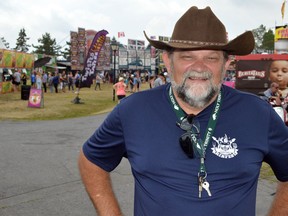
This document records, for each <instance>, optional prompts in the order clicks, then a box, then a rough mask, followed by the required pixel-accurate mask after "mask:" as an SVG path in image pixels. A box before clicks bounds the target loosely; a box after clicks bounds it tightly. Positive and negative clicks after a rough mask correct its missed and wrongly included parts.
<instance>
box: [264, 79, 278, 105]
mask: <svg viewBox="0 0 288 216" xmlns="http://www.w3.org/2000/svg"><path fill="white" fill-rule="evenodd" d="M279 93H280V91H279V85H278V84H277V83H276V82H272V83H271V84H270V88H269V89H267V90H266V91H264V96H262V97H261V98H262V99H264V100H265V101H267V102H269V101H270V100H272V99H274V100H275V101H276V102H277V105H281V100H280V94H279Z"/></svg>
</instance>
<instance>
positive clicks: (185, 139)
mask: <svg viewBox="0 0 288 216" xmlns="http://www.w3.org/2000/svg"><path fill="white" fill-rule="evenodd" d="M194 117H195V115H188V116H186V117H185V118H184V119H183V120H182V121H181V123H180V124H179V123H178V126H179V127H180V128H181V129H182V130H185V131H186V132H185V133H184V134H183V135H181V137H180V138H179V143H180V146H181V148H182V150H183V151H184V152H185V154H186V155H187V156H188V157H189V158H194V157H195V156H199V154H198V150H197V148H196V147H195V145H197V143H199V142H202V140H201V139H200V137H199V136H200V124H199V122H198V121H195V119H194ZM193 138H194V139H196V140H193Z"/></svg>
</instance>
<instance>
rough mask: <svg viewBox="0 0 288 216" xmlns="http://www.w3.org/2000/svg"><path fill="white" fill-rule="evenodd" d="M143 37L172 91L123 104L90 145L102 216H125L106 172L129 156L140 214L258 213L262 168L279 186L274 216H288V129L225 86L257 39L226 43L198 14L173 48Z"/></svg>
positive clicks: (216, 24)
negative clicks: (159, 52)
mask: <svg viewBox="0 0 288 216" xmlns="http://www.w3.org/2000/svg"><path fill="white" fill-rule="evenodd" d="M145 35H146V34H145ZM146 38H147V39H148V40H149V42H150V43H151V45H152V46H154V47H156V48H158V49H163V50H164V53H163V60H164V63H165V66H166V68H167V70H168V72H169V75H170V77H171V84H169V83H168V84H166V85H162V86H161V87H158V88H154V89H152V90H149V91H143V92H140V93H137V94H133V95H132V96H129V97H127V98H125V99H123V101H122V102H121V103H120V104H119V105H118V106H117V107H116V108H115V109H114V110H113V111H112V112H111V113H110V115H109V116H108V117H107V119H106V120H105V121H104V122H103V124H102V125H101V126H100V127H99V128H98V129H97V130H96V131H95V133H94V134H93V135H92V136H91V137H90V138H89V139H88V140H87V141H86V142H85V144H84V146H83V149H82V152H81V154H80V158H79V167H80V172H81V176H82V179H83V182H84V184H85V186H86V190H87V192H88V194H89V196H90V198H91V200H92V202H93V204H94V206H95V208H96V209H97V212H98V213H99V215H102V216H103V215H121V210H120V207H119V205H118V202H117V200H116V198H115V196H114V193H113V191H112V187H111V183H110V177H109V172H110V171H112V170H113V169H115V168H116V167H117V165H118V164H119V163H120V161H121V159H122V158H123V157H127V158H128V160H129V162H130V164H131V169H132V172H133V175H134V178H135V198H134V200H135V207H134V214H135V215H137V216H138V215H149V216H156V215H157V216H158V215H165V216H175V215H181V216H191V215H193V216H200V215H201V216H203V215H213V216H214V215H215V216H223V215H233V216H243V215H245V216H252V215H255V200H256V190H257V182H258V176H259V172H260V169H261V165H262V162H263V161H265V162H267V163H269V164H270V165H271V167H272V169H273V170H274V172H275V175H276V177H277V178H278V179H279V180H280V181H281V183H279V189H278V190H277V193H276V197H275V202H274V205H273V207H272V209H271V213H270V215H287V212H288V207H287V202H288V186H287V180H288V166H287V164H288V129H287V128H286V127H285V126H284V124H283V122H282V121H281V119H280V118H279V117H278V115H277V114H276V113H275V112H274V111H273V110H272V108H271V106H270V105H269V104H268V103H265V102H264V101H263V100H261V99H260V98H258V97H257V96H254V95H250V94H247V93H242V92H239V91H237V90H235V89H232V88H229V87H227V86H223V85H222V80H223V76H224V74H225V71H226V69H227V68H228V66H229V63H230V61H229V56H228V55H246V54H249V53H250V52H251V51H252V50H253V48H254V38H253V35H252V33H251V32H250V31H247V32H245V33H243V34H241V35H240V36H238V37H237V38H235V39H234V40H231V41H229V42H228V41H227V38H226V29H225V27H224V25H223V24H222V22H221V21H220V20H219V19H218V18H217V17H216V16H215V14H214V13H213V12H212V11H211V9H210V8H209V7H207V8H205V9H198V8H197V7H191V8H190V9H189V10H188V11H187V12H186V13H185V14H184V15H183V16H182V17H181V18H180V19H179V20H178V22H177V23H176V25H175V28H174V31H173V34H172V37H171V40H170V41H169V42H168V43H165V42H162V41H156V40H151V39H149V38H148V37H147V36H146ZM127 110H129V112H127ZM264 116H265V118H264ZM231 119H233V121H231ZM143 132H145V133H143Z"/></svg>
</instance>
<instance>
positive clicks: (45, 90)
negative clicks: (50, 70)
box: [42, 71, 48, 93]
mask: <svg viewBox="0 0 288 216" xmlns="http://www.w3.org/2000/svg"><path fill="white" fill-rule="evenodd" d="M47 81H48V75H47V73H46V72H45V71H44V72H43V76H42V85H43V88H44V92H45V93H46V92H47Z"/></svg>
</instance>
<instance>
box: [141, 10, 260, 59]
mask: <svg viewBox="0 0 288 216" xmlns="http://www.w3.org/2000/svg"><path fill="white" fill-rule="evenodd" d="M144 34H145V37H146V38H147V40H148V41H149V42H150V44H151V45H152V46H154V47H156V48H158V49H163V50H170V49H189V50H203V49H207V50H223V51H226V52H227V53H228V54H230V55H248V54H249V53H251V52H252V50H253V49H254V45H255V41H254V37H253V34H252V32H251V31H246V32H245V33H243V34H241V35H239V36H238V37H236V38H235V39H234V40H231V41H229V42H228V41H227V32H226V29H225V26H224V25H223V23H222V22H221V21H220V20H219V19H218V18H217V17H216V16H215V14H214V13H213V12H212V10H211V8H210V7H206V8H205V9H198V8H197V7H195V6H194V7H191V8H190V9H189V10H188V11H187V12H186V13H185V14H184V15H183V16H182V17H181V18H180V19H179V20H178V21H177V23H176V25H175V27H174V31H173V34H172V37H171V39H170V41H169V42H168V43H167V42H163V41H157V40H152V39H150V38H149V37H148V36H147V35H146V32H145V31H144Z"/></svg>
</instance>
